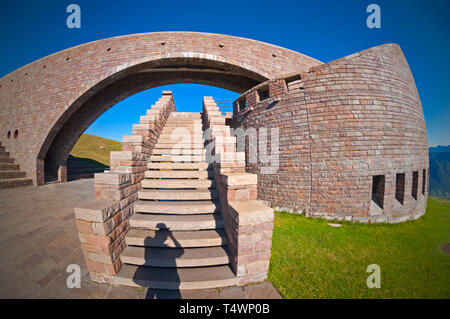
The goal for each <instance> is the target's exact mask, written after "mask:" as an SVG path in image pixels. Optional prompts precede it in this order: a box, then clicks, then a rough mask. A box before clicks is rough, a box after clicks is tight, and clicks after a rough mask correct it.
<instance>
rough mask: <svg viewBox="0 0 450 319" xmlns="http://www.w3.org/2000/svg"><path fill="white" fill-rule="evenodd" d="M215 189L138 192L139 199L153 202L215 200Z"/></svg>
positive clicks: (147, 190) (145, 190)
mask: <svg viewBox="0 0 450 319" xmlns="http://www.w3.org/2000/svg"><path fill="white" fill-rule="evenodd" d="M217 197H218V194H217V191H216V190H215V189H212V190H209V189H207V188H198V189H186V190H184V189H176V190H173V189H141V190H140V191H139V192H138V198H139V199H153V200H212V199H217Z"/></svg>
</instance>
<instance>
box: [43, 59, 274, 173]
mask: <svg viewBox="0 0 450 319" xmlns="http://www.w3.org/2000/svg"><path fill="white" fill-rule="evenodd" d="M265 80H267V78H265V77H264V76H262V75H258V74H256V73H254V72H252V71H250V70H246V69H244V68H241V67H237V66H235V65H231V64H227V63H224V62H220V61H214V60H207V59H199V58H169V59H161V60H157V61H152V62H146V63H142V64H139V65H136V66H132V67H130V68H128V69H125V70H122V71H119V72H117V73H116V74H114V75H112V76H110V77H108V78H107V79H105V80H103V81H101V82H100V83H98V84H97V85H95V86H93V87H92V88H90V89H89V90H88V91H87V92H86V93H85V94H83V95H82V96H81V97H79V98H78V99H77V100H76V101H75V102H74V103H73V104H72V105H71V106H69V108H68V109H67V111H66V112H65V113H64V114H63V116H61V118H60V119H59V120H58V122H57V123H56V124H55V125H54V127H53V129H52V131H51V132H50V134H49V135H48V136H47V139H46V141H45V143H44V144H43V146H42V148H41V151H40V153H39V156H38V165H39V164H41V165H42V164H43V172H42V170H41V174H43V175H44V176H41V177H40V178H39V176H38V181H39V180H40V181H42V182H45V181H47V182H48V181H52V180H59V181H66V179H65V176H67V158H68V156H69V153H70V151H71V150H72V148H73V146H74V145H75V143H76V142H77V140H78V139H79V138H80V136H81V135H82V134H83V132H84V131H85V130H86V129H87V128H88V127H89V126H90V125H91V124H92V123H93V122H94V121H95V120H96V119H97V118H98V117H99V116H101V115H102V114H103V113H104V112H106V111H107V110H109V109H110V108H111V107H112V106H114V105H116V104H117V103H118V102H120V101H122V100H124V99H126V98H127V97H129V96H131V95H134V94H136V93H139V92H142V91H144V90H148V89H151V88H155V87H159V86H163V85H171V84H202V85H209V86H214V87H218V88H223V89H226V90H229V91H232V92H236V93H242V92H245V91H246V90H248V89H250V88H251V87H253V86H255V85H258V84H259V83H261V82H263V81H265ZM205 95H206V94H205ZM149 103H151V102H149ZM38 174H39V170H38Z"/></svg>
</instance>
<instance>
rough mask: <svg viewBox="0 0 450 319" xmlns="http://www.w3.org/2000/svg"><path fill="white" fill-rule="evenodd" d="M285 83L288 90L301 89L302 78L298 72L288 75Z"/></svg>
mask: <svg viewBox="0 0 450 319" xmlns="http://www.w3.org/2000/svg"><path fill="white" fill-rule="evenodd" d="M285 81H286V85H287V88H288V91H289V92H292V91H295V90H302V89H303V86H302V79H301V76H300V74H296V75H293V76H290V77H287V78H286V79H285Z"/></svg>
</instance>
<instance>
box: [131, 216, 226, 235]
mask: <svg viewBox="0 0 450 319" xmlns="http://www.w3.org/2000/svg"><path fill="white" fill-rule="evenodd" d="M129 222H130V227H132V228H140V229H147V230H159V229H169V230H171V231H177V230H208V229H222V228H223V227H224V223H223V218H222V216H221V215H219V214H203V215H156V214H134V215H133V216H132V217H130V219H129Z"/></svg>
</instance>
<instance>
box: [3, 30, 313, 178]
mask: <svg viewBox="0 0 450 319" xmlns="http://www.w3.org/2000/svg"><path fill="white" fill-rule="evenodd" d="M319 64H321V62H319V61H317V60H315V59H312V58H309V57H307V56H305V55H302V54H300V53H297V52H294V51H291V50H287V49H283V48H281V47H278V46H274V45H270V44H267V43H262V42H258V41H254V40H249V39H243V38H239V37H233V36H226V35H218V34H209V33H193V32H160V33H148V34H136V35H129V36H122V37H116V38H110V39H104V40H99V41H95V42H91V43H87V44H84V45H80V46H77V47H74V48H70V49H67V50H64V51H61V52H58V53H55V54H52V55H50V56H48V57H45V58H42V59H40V60H38V61H36V62H33V63H31V64H28V65H26V66H24V67H22V68H20V69H18V70H16V71H14V72H12V73H10V74H8V75H6V76H4V77H3V78H1V79H0V140H1V141H2V143H3V145H4V146H6V148H7V150H8V151H9V152H10V153H11V155H12V156H13V157H15V158H16V159H17V162H18V163H19V164H20V165H21V167H22V168H23V169H24V170H25V171H26V172H27V176H28V177H31V178H33V180H34V182H35V184H42V183H43V182H44V167H46V170H47V171H48V172H49V173H51V174H55V173H56V172H57V170H58V168H59V167H60V165H62V164H64V161H65V158H66V157H67V155H68V152H69V151H70V150H71V148H72V146H73V145H74V143H75V142H76V140H77V139H78V137H79V136H80V135H81V134H82V132H83V131H84V130H85V129H86V128H87V127H88V126H89V125H90V124H91V123H92V122H93V121H94V120H95V119H96V118H97V117H98V116H100V115H101V114H102V113H103V112H104V111H106V110H107V109H108V108H110V107H111V106H112V105H114V104H115V103H117V102H119V101H120V100H122V99H124V98H126V97H127V96H129V95H131V94H134V93H137V92H139V91H141V90H144V89H147V88H151V87H155V86H159V85H164V84H171V83H201V84H210V85H215V86H219V87H224V88H227V89H231V90H234V91H236V92H244V91H246V90H248V89H249V88H251V87H253V86H254V85H256V84H258V83H261V82H263V81H265V80H267V79H270V78H273V77H277V76H281V75H282V74H285V73H289V72H294V71H304V70H307V69H308V68H309V67H311V66H315V65H319ZM15 130H18V132H19V135H18V137H17V138H16V139H15V138H13V137H11V138H9V139H8V138H7V133H8V131H11V132H14V131H15ZM44 162H46V163H45V166H44Z"/></svg>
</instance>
